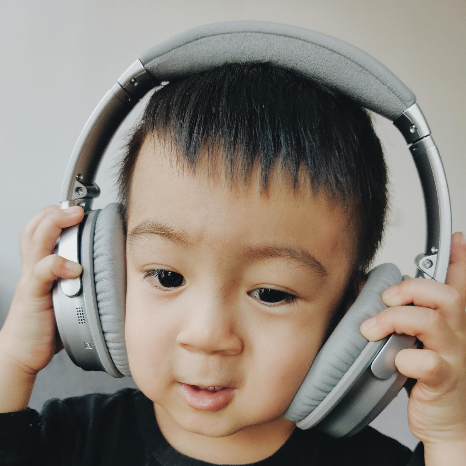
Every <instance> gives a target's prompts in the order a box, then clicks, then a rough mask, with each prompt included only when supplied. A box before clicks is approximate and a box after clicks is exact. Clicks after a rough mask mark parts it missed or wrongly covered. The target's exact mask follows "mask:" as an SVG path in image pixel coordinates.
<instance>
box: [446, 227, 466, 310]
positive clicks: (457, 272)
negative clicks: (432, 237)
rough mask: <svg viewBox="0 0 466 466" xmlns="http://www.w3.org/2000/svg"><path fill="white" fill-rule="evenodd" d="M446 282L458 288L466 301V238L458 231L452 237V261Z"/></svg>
mask: <svg viewBox="0 0 466 466" xmlns="http://www.w3.org/2000/svg"><path fill="white" fill-rule="evenodd" d="M445 283H447V284H448V285H450V286H452V287H453V288H455V289H456V290H458V292H459V294H460V296H461V298H462V299H463V303H465V302H466V239H465V237H464V235H463V233H461V232H459V231H457V232H456V233H455V234H454V235H453V236H452V237H451V251H450V263H449V265H448V273H447V278H446V280H445Z"/></svg>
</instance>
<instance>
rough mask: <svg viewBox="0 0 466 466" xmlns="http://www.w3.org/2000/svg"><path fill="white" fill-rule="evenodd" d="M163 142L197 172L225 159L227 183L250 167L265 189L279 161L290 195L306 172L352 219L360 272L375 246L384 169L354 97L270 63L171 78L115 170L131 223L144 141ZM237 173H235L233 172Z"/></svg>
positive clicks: (315, 188)
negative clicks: (204, 163) (201, 165)
mask: <svg viewBox="0 0 466 466" xmlns="http://www.w3.org/2000/svg"><path fill="white" fill-rule="evenodd" d="M150 134H156V135H157V137H158V138H161V139H162V140H163V141H165V142H169V143H170V144H171V147H172V148H175V151H174V153H176V157H177V160H178V162H179V163H183V164H184V166H186V167H189V168H190V169H192V170H193V171H194V170H195V168H196V164H197V162H198V160H199V158H200V155H201V154H202V153H203V152H204V151H207V154H208V155H207V157H208V160H211V161H212V162H214V161H215V160H217V161H218V156H219V154H221V155H220V157H223V162H224V166H225V169H226V170H225V173H226V174H228V175H227V179H228V178H229V179H230V181H231V182H232V183H234V182H237V181H238V176H240V177H241V178H242V180H244V181H246V180H247V179H248V178H249V176H250V175H251V172H252V167H253V165H254V164H255V163H256V162H259V164H260V170H261V172H260V173H261V186H262V188H263V189H267V187H268V181H269V174H270V170H271V169H272V168H273V167H274V166H275V165H276V164H277V163H280V165H281V167H282V168H283V169H284V171H285V172H286V173H289V174H290V175H291V177H290V179H291V180H292V185H293V189H296V188H297V186H299V176H300V172H302V169H304V171H305V173H306V176H307V177H308V180H309V182H310V187H311V190H312V192H313V193H314V194H315V193H317V192H319V191H321V190H323V192H324V194H325V195H326V196H327V197H328V198H329V199H330V200H332V201H335V202H338V203H340V204H342V205H344V206H345V207H347V208H348V215H349V218H350V217H352V216H355V219H356V227H355V228H357V235H358V243H359V246H358V254H357V260H356V263H355V264H354V271H360V272H361V273H364V272H366V271H367V270H368V267H369V265H370V263H371V261H372V260H373V258H374V256H375V253H376V251H377V249H378V247H379V245H380V243H381V240H382V237H383V230H384V226H385V217H386V211H387V167H386V165H385V161H384V156H383V150H382V147H381V144H380V141H379V139H378V137H377V136H376V134H375V132H374V129H373V127H372V122H371V118H370V116H369V114H368V112H367V111H366V110H365V109H364V108H362V107H361V106H360V105H359V104H356V103H355V102H353V101H352V100H351V99H350V98H348V97H346V96H343V95H341V94H339V93H337V92H335V91H333V90H330V89H328V88H327V87H325V86H323V85H322V84H320V83H318V82H314V81H312V80H311V79H310V78H307V77H306V76H304V75H302V74H300V73H298V72H295V71H292V70H288V69H284V68H281V67H278V66H275V65H273V64H271V63H258V62H256V63H247V64H225V65H223V66H220V67H217V68H215V69H213V70H210V71H205V72H200V73H197V74H194V75H191V76H189V77H188V78H185V79H181V80H176V81H171V82H169V83H168V84H165V85H164V86H162V87H161V88H159V89H158V90H156V92H154V94H153V95H152V96H151V98H150V100H149V103H148V105H147V107H146V109H145V111H144V114H143V116H142V119H141V121H140V122H139V123H138V124H137V125H136V127H135V128H134V130H133V131H132V133H131V135H130V137H129V140H128V143H127V145H126V151H125V155H124V158H123V159H122V161H121V163H120V166H119V168H118V170H119V171H118V179H117V186H118V195H119V201H120V202H121V204H122V214H123V218H124V221H125V228H126V220H127V208H128V202H129V200H128V194H129V186H130V182H131V177H132V173H133V170H134V167H135V164H136V160H137V156H138V153H139V150H140V148H141V146H142V144H143V142H144V140H145V138H146V136H147V135H150ZM238 174H239V175H238Z"/></svg>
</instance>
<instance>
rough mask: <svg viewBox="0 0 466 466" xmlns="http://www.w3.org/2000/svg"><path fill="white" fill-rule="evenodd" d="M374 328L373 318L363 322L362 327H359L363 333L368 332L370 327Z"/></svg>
mask: <svg viewBox="0 0 466 466" xmlns="http://www.w3.org/2000/svg"><path fill="white" fill-rule="evenodd" d="M374 326H375V317H372V319H369V320H365V321H364V322H363V323H362V325H361V330H362V331H363V332H365V331H367V330H370V329H371V328H372V327H374Z"/></svg>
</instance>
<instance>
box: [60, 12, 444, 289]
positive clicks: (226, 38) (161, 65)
mask: <svg viewBox="0 0 466 466" xmlns="http://www.w3.org/2000/svg"><path fill="white" fill-rule="evenodd" d="M251 61H260V62H270V63H273V64H275V65H277V66H281V67H284V68H288V69H291V70H295V71H297V72H300V73H302V74H304V75H305V76H308V77H309V78H312V79H314V80H317V81H320V82H322V83H323V84H324V85H326V86H328V87H330V88H333V89H336V90H337V91H339V92H341V93H343V94H345V95H347V96H349V97H351V98H352V99H354V100H355V101H357V102H359V103H360V104H361V105H362V106H363V107H365V108H367V109H369V110H372V111H374V112H376V113H378V114H380V115H382V116H384V117H386V118H388V119H390V120H391V121H393V123H394V124H395V125H396V126H397V127H398V129H399V130H400V131H401V133H402V134H403V136H404V137H405V139H406V141H407V142H408V144H411V146H410V151H411V154H412V155H413V159H414V162H415V164H416V168H417V170H418V173H419V176H420V179H421V184H422V189H423V192H424V201H425V205H426V214H427V238H426V247H425V252H424V253H421V254H420V255H419V256H418V257H417V258H416V265H417V267H418V274H417V276H424V277H425V278H430V279H435V280H438V281H442V282H444V281H445V278H446V273H447V269H448V263H449V257H450V244H451V210H450V198H449V194H448V186H447V181H446V178H445V173H444V171H443V166H442V162H441V159H440V154H439V153H438V149H437V146H436V145H435V143H434V141H433V139H432V137H431V136H430V129H429V126H428V124H427V122H426V120H425V118H424V116H423V114H422V112H421V110H420V108H419V107H418V105H417V104H416V97H415V95H414V94H413V93H412V92H411V91H410V90H409V89H408V88H407V87H406V86H405V85H404V84H403V83H402V82H401V81H400V80H399V79H398V78H397V77H396V76H395V75H394V74H393V73H392V72H391V71H390V70H388V69H387V68H386V67H385V66H384V65H382V64H381V63H380V62H378V61H377V60H376V59H375V58H373V57H371V56H370V55H368V54H367V53H365V52H363V51H362V50H359V49H358V48H356V47H354V46H352V45H350V44H347V43H345V42H343V41H341V40H339V39H336V38H334V37H330V36H327V35H325V34H322V33H318V32H314V31H310V30H308V29H304V28H299V27H295V26H290V25H285V24H278V23H270V22H258V21H231V22H224V23H215V24H208V25H205V26H200V27H197V28H194V29H191V30H188V31H185V32H183V33H181V34H179V35H177V36H175V37H173V38H171V39H169V40H167V41H165V42H163V43H161V44H159V45H157V46H156V47H154V48H152V49H150V50H149V51H147V52H146V53H144V54H143V55H142V57H141V59H140V60H136V62H134V63H133V65H131V66H130V67H129V68H128V70H126V71H125V72H124V73H123V74H122V76H121V77H120V78H119V79H118V81H117V83H116V84H115V85H114V86H113V87H112V88H111V90H110V91H108V92H107V94H106V95H105V96H104V98H103V99H102V100H101V102H100V103H99V104H98V106H97V107H96V109H95V110H94V112H93V113H92V115H91V116H90V118H89V120H88V121H87V123H86V125H85V127H84V129H83V131H82V133H81V135H80V136H79V139H78V141H77V143H76V146H75V148H74V150H73V153H72V155H71V158H70V161H69V164H68V168H67V172H66V175H65V179H64V182H63V188H62V193H61V199H60V200H61V202H62V205H63V207H66V206H69V205H81V206H82V207H83V208H84V209H85V210H90V209H91V208H92V201H93V198H94V197H97V196H98V195H99V193H100V191H99V188H98V186H97V185H96V184H95V182H94V180H95V176H96V174H97V170H98V167H99V165H100V161H101V159H102V157H103V154H104V152H105V149H106V147H107V145H108V143H109V142H110V140H111V139H112V137H113V135H114V134H115V132H116V131H117V129H118V127H119V125H120V123H121V122H122V121H123V120H124V119H125V117H126V116H127V115H128V113H129V112H130V111H131V110H132V108H133V107H134V106H135V105H136V103H137V102H138V101H139V100H140V99H141V98H142V97H143V96H144V95H145V94H146V93H147V92H149V91H150V90H151V89H153V88H154V87H156V86H158V85H159V84H160V83H162V82H163V81H170V80H173V79H180V78H184V77H187V76H189V75H191V74H193V73H197V72H201V71H205V70H209V69H212V68H215V67H217V66H220V65H222V64H224V63H245V62H251Z"/></svg>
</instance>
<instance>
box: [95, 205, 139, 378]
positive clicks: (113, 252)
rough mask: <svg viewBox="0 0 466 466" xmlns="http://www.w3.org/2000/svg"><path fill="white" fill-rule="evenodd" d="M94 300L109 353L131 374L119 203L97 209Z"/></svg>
mask: <svg viewBox="0 0 466 466" xmlns="http://www.w3.org/2000/svg"><path fill="white" fill-rule="evenodd" d="M93 258H94V283H95V294H96V302H97V307H98V312H99V317H100V322H101V325H102V332H103V335H104V338H105V343H106V345H107V348H108V351H109V353H110V357H111V358H112V360H113V363H114V364H115V366H116V368H117V369H118V370H119V371H120V372H121V373H122V374H123V375H131V373H130V370H129V364H128V356H127V353H126V343H125V311H126V307H125V302H126V248H125V235H124V228H123V219H122V217H121V214H120V204H118V203H112V204H109V205H108V206H106V207H105V208H104V209H102V210H101V211H100V212H99V215H98V217H97V220H96V223H95V229H94V250H93Z"/></svg>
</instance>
